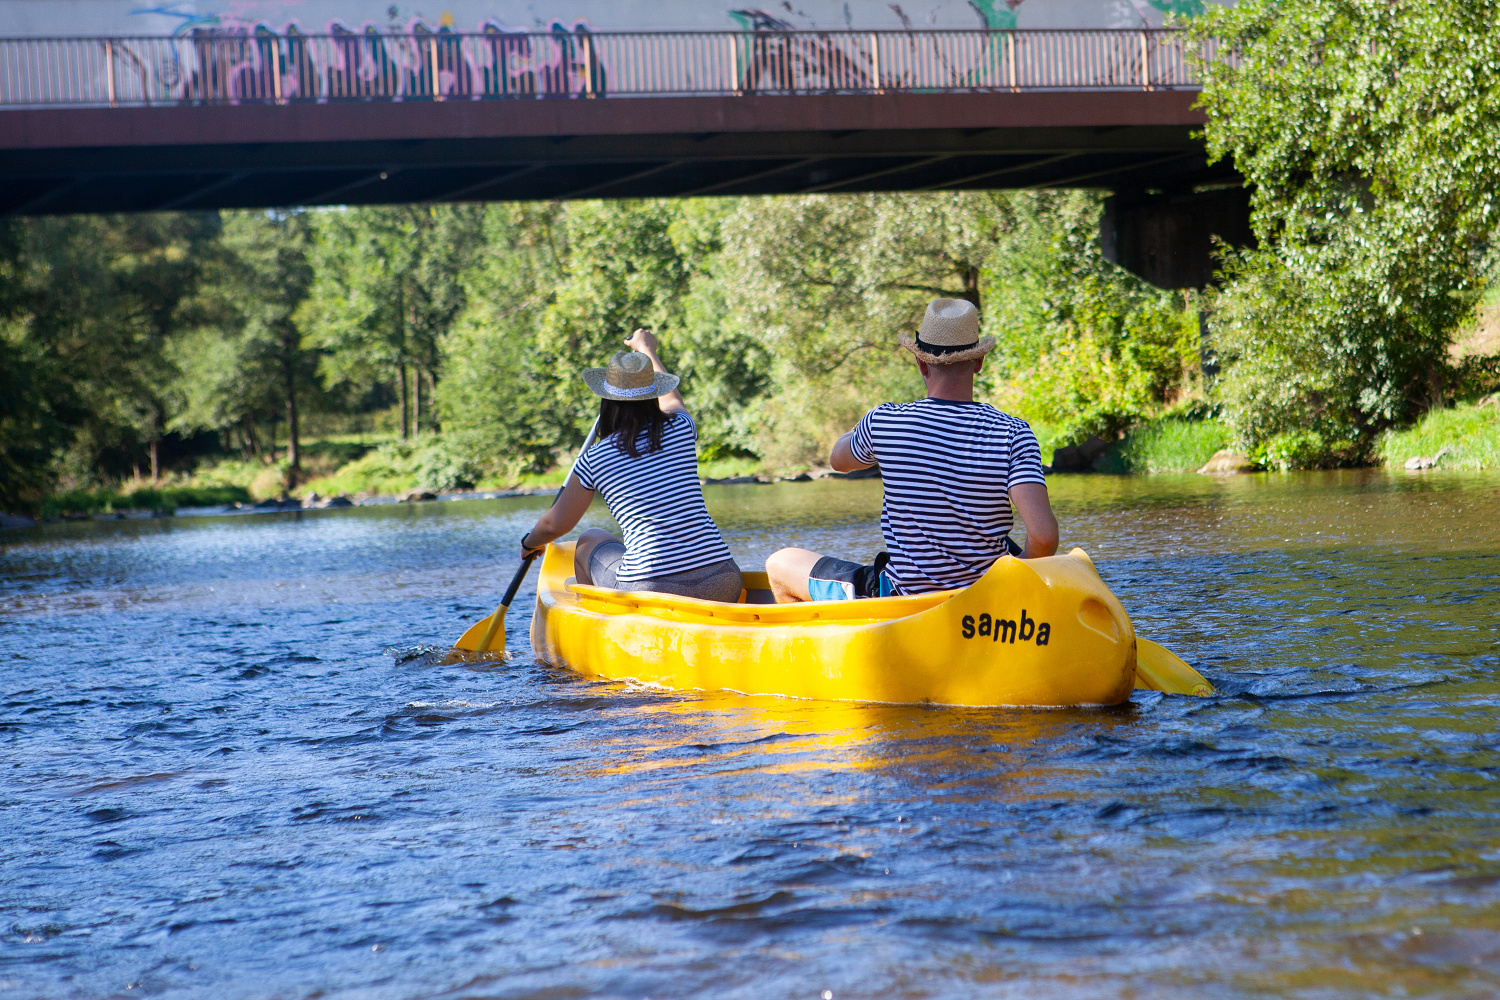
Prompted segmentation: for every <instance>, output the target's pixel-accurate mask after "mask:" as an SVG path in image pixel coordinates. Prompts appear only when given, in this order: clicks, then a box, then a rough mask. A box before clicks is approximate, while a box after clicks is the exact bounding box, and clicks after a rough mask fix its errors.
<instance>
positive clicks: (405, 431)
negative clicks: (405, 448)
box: [396, 364, 410, 441]
mask: <svg viewBox="0 0 1500 1000" xmlns="http://www.w3.org/2000/svg"><path fill="white" fill-rule="evenodd" d="M396 399H397V401H398V403H399V404H400V406H401V440H403V441H405V440H406V439H407V437H408V436H409V434H410V425H409V424H408V423H407V422H406V365H405V364H400V365H397V366H396Z"/></svg>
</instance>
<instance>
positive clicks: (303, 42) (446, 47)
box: [121, 16, 607, 103]
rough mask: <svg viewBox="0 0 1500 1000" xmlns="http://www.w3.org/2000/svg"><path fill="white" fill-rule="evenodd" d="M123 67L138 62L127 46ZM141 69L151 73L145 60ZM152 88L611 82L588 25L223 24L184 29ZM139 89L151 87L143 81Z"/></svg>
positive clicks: (290, 91)
mask: <svg viewBox="0 0 1500 1000" xmlns="http://www.w3.org/2000/svg"><path fill="white" fill-rule="evenodd" d="M121 49H122V57H123V58H125V59H127V60H128V59H132V58H135V54H134V53H133V52H131V51H130V49H129V46H128V45H122V46H121ZM135 61H136V62H137V63H139V64H142V65H147V63H146V61H145V60H141V59H138V58H136V59H135ZM154 75H155V77H156V83H157V84H158V85H159V87H161V88H165V89H167V90H168V91H169V92H170V94H171V98H172V99H175V100H179V101H188V102H223V101H229V102H236V103H255V102H271V101H281V102H287V101H330V100H334V101H338V100H372V99H380V100H396V101H411V100H465V99H471V100H481V99H485V98H497V97H580V96H604V94H605V93H606V92H607V73H606V69H605V66H604V62H603V59H602V58H601V54H600V53H599V52H598V51H597V46H596V44H595V41H594V38H593V34H592V32H591V31H590V29H589V27H588V25H587V24H586V23H584V22H583V21H578V22H575V23H574V24H573V25H572V26H571V27H570V26H568V25H566V24H564V23H562V22H554V23H553V24H552V26H551V30H550V31H547V32H528V31H524V30H514V29H509V28H507V27H505V26H504V25H502V24H498V23H496V22H494V21H486V22H485V23H484V24H482V25H481V26H480V29H479V31H477V32H474V33H468V34H457V33H455V32H454V31H453V30H452V18H451V17H447V16H445V17H444V18H443V19H442V20H441V21H440V22H439V25H438V27H437V28H436V29H434V28H432V27H430V26H429V25H427V24H426V23H425V22H423V21H421V20H413V21H411V22H410V23H408V24H407V26H406V29H405V30H404V31H400V32H391V31H382V30H380V29H379V28H377V27H376V26H375V25H373V24H366V25H364V26H363V27H362V29H361V30H358V31H356V30H352V29H350V28H348V27H346V26H345V25H344V24H342V23H340V22H338V21H334V22H332V23H330V24H328V25H327V26H326V29H325V31H324V33H323V34H321V35H309V34H304V33H303V32H302V30H301V29H300V28H299V27H298V25H296V24H295V23H292V24H288V25H286V26H285V27H283V28H282V30H280V31H275V30H273V29H272V28H270V27H269V26H267V25H265V24H253V25H247V24H235V23H232V22H231V23H225V22H224V21H218V22H217V23H213V24H204V23H198V24H193V25H190V26H187V27H186V30H185V31H184V32H183V33H181V34H179V35H177V36H176V44H174V45H173V46H172V47H171V48H170V49H168V50H167V51H166V53H165V55H164V56H163V58H161V60H160V63H159V65H157V66H155V67H154ZM142 84H143V89H144V88H145V87H147V86H148V85H147V84H146V81H144V80H143V81H142Z"/></svg>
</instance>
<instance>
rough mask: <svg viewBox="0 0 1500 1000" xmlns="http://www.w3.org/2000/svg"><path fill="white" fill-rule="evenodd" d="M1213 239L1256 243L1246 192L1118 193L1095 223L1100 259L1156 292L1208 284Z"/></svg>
mask: <svg viewBox="0 0 1500 1000" xmlns="http://www.w3.org/2000/svg"><path fill="white" fill-rule="evenodd" d="M1214 237H1218V238H1219V239H1221V240H1223V241H1224V242H1226V243H1228V244H1229V245H1231V246H1237V247H1244V246H1253V245H1254V243H1255V237H1254V234H1253V233H1252V231H1251V229H1250V193H1249V191H1248V190H1246V189H1245V188H1243V187H1238V186H1236V187H1215V188H1211V189H1209V190H1199V191H1186V192H1182V193H1178V194H1165V193H1162V192H1159V191H1138V190H1134V191H1133V190H1124V191H1116V192H1115V194H1114V195H1113V196H1111V197H1110V198H1108V199H1106V201H1105V203H1104V218H1103V219H1102V220H1101V221H1100V224H1099V242H1100V244H1101V246H1102V248H1103V250H1104V258H1105V259H1106V260H1108V261H1109V262H1110V263H1112V264H1118V265H1119V266H1120V267H1123V268H1125V270H1127V271H1129V272H1131V273H1132V274H1135V275H1138V276H1139V277H1141V278H1144V279H1145V280H1146V281H1149V282H1150V283H1151V284H1153V285H1156V286H1157V287H1158V288H1202V287H1204V286H1205V285H1207V284H1208V283H1209V282H1210V281H1212V280H1213V274H1214V267H1215V264H1216V262H1215V260H1214V256H1213V247H1214V242H1213V241H1214Z"/></svg>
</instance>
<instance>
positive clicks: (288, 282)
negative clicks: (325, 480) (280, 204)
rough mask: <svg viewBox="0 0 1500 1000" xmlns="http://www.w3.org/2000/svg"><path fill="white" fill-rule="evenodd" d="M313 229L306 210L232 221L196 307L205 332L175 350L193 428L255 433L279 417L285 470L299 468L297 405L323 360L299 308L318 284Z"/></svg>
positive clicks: (244, 215)
mask: <svg viewBox="0 0 1500 1000" xmlns="http://www.w3.org/2000/svg"><path fill="white" fill-rule="evenodd" d="M311 246H312V227H311V224H310V222H309V220H308V217H307V215H306V213H303V212H239V213H235V214H232V215H230V216H228V217H227V219H226V221H225V224H224V232H223V237H222V239H221V241H220V247H219V250H220V252H219V253H218V254H217V255H216V257H215V259H214V260H213V261H212V263H211V265H210V266H209V268H208V273H207V274H206V275H205V284H204V288H203V289H202V291H201V292H200V296H199V298H198V300H197V302H196V304H195V305H196V316H197V319H198V328H197V330H196V332H195V335H193V336H190V337H184V338H183V339H182V340H181V341H180V342H179V343H178V344H177V345H176V349H175V351H174V355H175V358H176V360H177V363H178V364H179V366H180V367H181V369H182V372H183V378H182V380H181V386H182V391H183V395H184V398H185V405H184V408H183V411H182V413H181V414H180V415H179V416H178V417H177V418H176V419H175V421H174V422H173V426H174V427H179V428H185V429H198V428H201V429H205V430H224V429H226V428H229V427H234V426H236V425H239V426H242V427H248V434H249V436H250V439H251V440H252V442H253V441H254V424H255V421H257V420H259V419H264V418H266V417H271V418H273V419H274V416H275V414H276V413H277V412H278V410H280V411H281V412H282V413H284V414H285V417H286V423H287V442H288V443H287V465H288V467H289V468H290V469H292V470H294V472H293V475H295V470H298V469H300V466H301V458H302V456H301V438H300V431H299V422H298V415H299V414H298V405H299V400H300V399H301V398H302V397H303V396H305V395H306V394H307V393H308V392H309V391H310V390H311V389H312V388H313V387H314V385H315V380H316V371H317V357H316V354H315V353H314V352H313V351H312V350H310V349H306V348H304V346H303V334H302V330H301V327H300V325H299V323H298V310H299V309H300V308H301V307H302V304H303V302H304V301H305V300H306V299H307V296H308V293H309V291H310V289H311V287H312V283H313V270H312V264H311V262H310V260H309V251H310V249H311Z"/></svg>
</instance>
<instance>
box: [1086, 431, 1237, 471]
mask: <svg viewBox="0 0 1500 1000" xmlns="http://www.w3.org/2000/svg"><path fill="white" fill-rule="evenodd" d="M1229 436H1230V428H1229V426H1228V425H1227V424H1225V423H1224V422H1223V421H1221V420H1215V419H1208V420H1189V419H1185V418H1183V417H1163V418H1162V419H1160V420H1152V421H1148V422H1146V423H1144V424H1141V425H1140V426H1138V427H1136V428H1134V429H1133V430H1131V431H1130V433H1128V434H1126V435H1125V437H1124V439H1123V440H1122V441H1121V442H1120V443H1119V446H1118V448H1117V450H1116V454H1115V461H1114V462H1112V463H1111V466H1110V468H1109V469H1108V471H1111V472H1151V473H1157V472H1196V471H1197V470H1198V469H1201V468H1202V467H1203V466H1204V464H1205V463H1206V462H1207V461H1208V460H1209V459H1210V458H1212V457H1213V455H1214V452H1216V451H1218V450H1219V449H1221V448H1223V447H1224V446H1225V445H1226V444H1228V443H1229Z"/></svg>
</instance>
